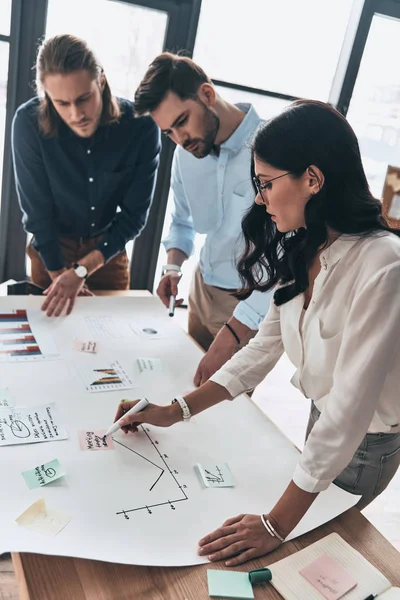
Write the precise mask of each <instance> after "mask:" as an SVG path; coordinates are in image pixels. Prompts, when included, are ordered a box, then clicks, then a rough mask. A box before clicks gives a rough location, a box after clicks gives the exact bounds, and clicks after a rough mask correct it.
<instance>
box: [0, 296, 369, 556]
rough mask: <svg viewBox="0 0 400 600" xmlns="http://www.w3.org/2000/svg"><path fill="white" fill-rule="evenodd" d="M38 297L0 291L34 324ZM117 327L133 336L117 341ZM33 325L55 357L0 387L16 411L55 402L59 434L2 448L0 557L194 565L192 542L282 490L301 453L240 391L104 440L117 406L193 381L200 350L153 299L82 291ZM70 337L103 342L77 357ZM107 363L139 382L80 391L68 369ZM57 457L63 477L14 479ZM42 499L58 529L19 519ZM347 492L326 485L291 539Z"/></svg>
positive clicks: (9, 375)
mask: <svg viewBox="0 0 400 600" xmlns="http://www.w3.org/2000/svg"><path fill="white" fill-rule="evenodd" d="M41 302H42V299H41V298H36V297H29V296H21V297H14V298H11V297H5V298H0V312H2V313H4V314H7V313H8V311H10V310H26V311H27V314H28V315H29V319H32V322H36V321H35V319H42V316H41V315H40V314H39V313H40V312H41V311H40V304H41ZM35 311H36V312H35ZM36 313H37V314H36ZM124 323H126V324H128V327H127V331H128V332H129V335H126V336H125V337H124V336H123V337H119V334H120V333H121V332H122V333H124ZM131 323H140V324H141V326H142V325H143V327H142V329H143V328H147V326H148V327H149V328H154V329H155V330H156V331H157V334H152V333H149V334H145V333H143V337H142V336H140V335H137V334H136V333H135V332H134V331H133V330H132V328H131V327H130V325H129V324H131ZM95 326H96V327H97V331H96V332H95V331H94V327H95ZM41 331H42V335H43V337H45V336H46V335H48V336H49V337H51V339H52V340H53V342H54V344H55V345H56V347H57V348H58V351H59V353H60V360H57V361H52V362H49V361H39V362H26V363H20V362H7V363H1V362H0V381H1V387H2V388H8V389H9V390H10V391H11V392H12V396H13V400H14V404H15V406H16V407H19V406H25V407H27V410H28V411H30V412H31V413H32V412H33V411H34V410H35V407H37V406H48V405H49V404H51V403H55V405H56V407H57V409H58V413H59V415H60V417H61V418H62V426H63V427H64V429H65V431H66V432H68V438H67V439H63V440H58V441H57V442H56V441H47V442H46V443H41V444H19V445H12V446H10V445H7V446H1V447H0V466H1V467H2V469H3V472H6V473H7V493H6V494H0V532H1V535H0V553H1V552H6V551H10V550H11V551H21V552H40V553H46V554H54V555H62V556H76V557H82V558H91V559H97V560H105V561H110V562H117V563H126V564H139V565H160V566H165V565H171V566H173V565H176V566H183V565H195V564H200V563H204V562H207V559H206V558H204V557H199V556H198V554H197V543H198V540H200V539H201V538H202V537H203V536H204V535H206V534H207V533H210V532H211V531H213V530H214V529H216V528H217V527H219V526H220V525H221V524H222V523H223V522H224V521H225V520H226V519H228V518H229V517H233V516H235V515H238V514H240V513H253V514H260V513H262V512H264V513H265V511H266V510H268V507H272V506H273V505H274V504H275V502H276V501H277V500H278V498H279V497H280V495H281V494H282V493H283V491H284V490H285V489H286V487H287V485H288V482H289V481H290V479H291V477H292V475H293V471H294V468H295V465H296V463H297V460H298V456H299V454H298V451H297V450H296V449H295V448H294V447H293V445H292V444H291V443H290V442H289V440H288V439H287V438H286V437H285V436H284V435H282V434H281V433H280V432H279V430H278V429H277V428H276V427H275V426H274V425H273V424H272V423H271V422H270V421H269V420H268V419H267V418H266V417H264V415H263V414H262V413H261V412H260V410H259V409H258V408H257V407H256V406H255V405H254V404H253V402H252V401H251V400H249V399H248V398H246V397H245V396H241V397H239V398H237V399H236V400H234V401H233V402H223V403H221V404H219V405H218V406H215V407H214V408H212V409H210V410H208V411H205V412H204V413H202V414H200V415H198V416H196V417H195V418H193V419H191V420H190V421H189V422H188V423H178V424H177V425H175V426H173V427H170V428H157V427H153V426H144V427H139V431H138V433H136V434H129V435H125V434H124V433H123V432H122V431H118V432H117V433H116V434H114V435H113V436H112V437H111V438H108V439H107V446H105V445H104V444H103V442H102V435H103V433H104V431H106V430H107V429H108V428H109V427H110V425H111V424H112V423H113V420H114V416H115V413H116V410H117V405H118V403H119V402H120V401H121V400H123V399H132V400H134V399H138V398H141V397H146V398H148V400H149V401H150V402H156V403H158V404H170V403H171V401H172V399H173V398H174V396H176V395H177V394H182V393H185V392H187V391H188V390H191V389H193V374H194V372H195V370H196V367H197V365H198V363H199V361H200V359H201V357H202V353H201V351H200V350H199V349H198V348H197V346H196V345H195V344H194V343H193V342H192V341H191V340H190V339H189V338H188V336H187V335H186V333H185V332H184V331H183V330H182V329H180V327H179V326H178V325H177V324H176V323H171V319H170V317H169V316H168V311H167V310H166V309H165V307H163V305H162V304H161V302H160V301H159V300H158V299H157V298H127V297H122V298H115V297H109V298H78V299H77V302H76V306H75V308H74V311H73V313H72V314H71V315H70V316H68V317H62V318H60V319H55V318H51V319H49V318H47V320H44V321H43V320H41ZM101 332H103V335H101V336H100V333H101ZM159 333H162V335H159V337H156V338H155V337H154V336H157V335H158V334H159ZM146 336H147V337H146ZM76 338H79V339H82V340H100V344H99V350H98V352H97V353H96V354H89V353H84V352H76V350H74V349H73V341H74V339H76ZM149 358H154V359H155V358H157V359H159V361H160V362H161V364H162V366H163V368H162V370H156V369H154V370H153V371H150V372H147V373H142V374H139V375H138V373H137V365H138V362H137V361H138V359H142V361H143V359H149ZM115 361H117V362H118V364H120V365H121V366H122V367H123V370H124V373H125V375H126V377H127V378H129V380H130V381H132V382H133V385H135V386H137V387H134V388H133V389H111V390H107V393H91V391H89V390H88V389H86V387H85V385H84V383H83V380H82V377H81V375H80V371H79V369H77V366H78V367H82V369H83V372H84V373H87V372H88V370H89V371H91V374H93V372H92V369H103V368H106V369H108V368H110V367H111V366H112V364H113V363H115ZM157 362H158V361H157ZM141 364H143V363H141ZM146 364H147V363H146ZM152 364H153V366H155V365H156V363H152ZM106 376H108V374H106ZM102 377H103V375H101V378H102ZM85 381H86V380H85ZM93 381H98V377H97V376H96V379H92V378H91V379H90V383H93ZM103 384H105V385H110V382H104V381H103V383H102V384H100V385H103ZM111 385H113V383H111ZM6 410H7V412H9V408H7V407H6ZM59 424H60V423H59ZM80 432H83V434H81V433H80ZM232 432H234V434H233V433H232ZM54 458H57V459H58V461H59V463H60V465H62V468H63V471H64V472H65V475H64V476H63V477H60V478H59V479H57V481H54V482H53V483H50V484H48V485H44V486H41V487H39V488H37V489H29V487H28V486H27V485H26V482H25V480H24V478H23V477H22V476H21V473H22V472H25V471H28V470H30V469H32V468H34V467H35V466H37V465H45V464H47V463H49V461H52V460H53V459H54ZM197 464H200V465H202V466H206V467H207V465H210V466H212V467H213V469H214V467H217V468H220V472H218V469H217V470H216V472H215V473H214V471H213V470H210V469H208V467H207V470H209V471H210V473H211V474H212V475H213V476H215V478H216V479H215V481H216V482H217V483H216V485H215V487H206V486H204V485H203V484H202V481H201V479H200V478H199V476H198V474H197V473H196V470H195V468H194V467H195V465H197ZM224 465H229V472H230V474H231V477H232V481H233V482H234V485H233V486H232V485H231V486H227V487H224V486H222V485H220V484H218V481H219V480H222V478H223V479H224V481H225V475H226V474H224V471H223V469H222V468H221V466H224ZM39 498H43V500H44V501H45V503H46V506H48V507H50V508H51V509H52V510H54V511H58V512H61V513H62V514H65V515H68V516H69V517H70V519H71V520H70V522H69V523H68V526H67V527H65V528H64V529H62V530H61V531H60V532H59V533H58V534H57V535H56V536H54V537H51V536H43V535H38V534H36V533H35V532H33V531H31V530H29V529H26V528H24V527H18V526H17V525H16V523H15V519H16V518H17V517H18V516H19V515H20V514H22V513H23V512H24V511H26V509H27V507H29V506H31V505H32V504H33V503H34V502H35V501H36V500H38V499H39ZM357 499H358V498H357V497H356V496H352V495H350V494H347V493H346V492H344V491H343V490H341V489H339V488H337V487H336V486H331V487H330V488H329V489H328V490H327V491H325V492H323V493H321V494H320V495H319V496H318V498H317V499H316V501H315V503H314V504H313V505H312V507H311V509H310V511H309V513H308V514H307V515H306V517H305V518H304V519H303V520H302V521H301V522H300V523H299V525H298V526H297V528H296V529H295V531H294V532H293V533H292V535H291V537H296V536H297V535H300V534H302V533H304V532H306V531H309V530H310V529H313V528H315V527H317V526H319V525H320V524H322V523H324V522H326V521H328V520H330V519H332V518H333V517H335V516H336V515H338V514H340V513H341V512H343V511H344V510H347V509H348V508H349V507H350V506H352V505H354V504H355V503H356V502H357Z"/></svg>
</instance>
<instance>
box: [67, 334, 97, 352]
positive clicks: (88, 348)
mask: <svg viewBox="0 0 400 600" xmlns="http://www.w3.org/2000/svg"><path fill="white" fill-rule="evenodd" d="M73 348H74V350H76V351H77V352H89V353H90V354H96V352H97V350H98V349H99V344H98V342H92V341H90V340H88V341H85V340H80V339H78V338H76V339H75V340H74V343H73Z"/></svg>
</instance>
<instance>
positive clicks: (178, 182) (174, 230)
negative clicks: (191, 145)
mask: <svg viewBox="0 0 400 600" xmlns="http://www.w3.org/2000/svg"><path fill="white" fill-rule="evenodd" d="M171 189H172V192H173V198H174V210H173V212H172V222H171V226H170V229H169V232H168V235H167V237H166V238H164V239H163V240H162V244H163V245H164V248H165V250H166V251H167V252H168V250H171V249H172V248H177V249H178V250H181V251H182V252H184V253H185V254H186V256H191V255H192V254H193V251H194V238H195V231H194V227H193V219H192V214H191V212H190V206H189V203H188V201H187V198H186V194H185V190H184V187H183V183H182V178H181V175H180V168H179V159H178V153H177V149H176V150H175V153H174V158H173V161H172V170H171Z"/></svg>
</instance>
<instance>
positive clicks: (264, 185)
mask: <svg viewBox="0 0 400 600" xmlns="http://www.w3.org/2000/svg"><path fill="white" fill-rule="evenodd" d="M290 173H291V171H288V172H287V173H284V174H283V175H278V177H273V178H272V179H268V181H263V182H262V183H261V181H260V180H259V178H258V177H257V175H255V176H254V177H253V183H254V185H255V186H256V190H257V192H258V193H259V194H260V196H261V198H262V199H263V200H265V198H264V196H263V190H266V189H268V187H269V184H270V183H272V182H273V181H275V179H280V178H281V177H286V175H290Z"/></svg>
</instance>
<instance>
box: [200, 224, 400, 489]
mask: <svg viewBox="0 0 400 600" xmlns="http://www.w3.org/2000/svg"><path fill="white" fill-rule="evenodd" d="M320 261H321V271H320V273H319V274H318V276H317V277H316V279H315V282H314V289H313V293H312V297H311V302H310V304H309V307H308V309H307V311H306V312H305V314H304V319H303V322H302V323H301V326H300V322H301V316H302V310H303V305H304V294H300V295H298V296H296V297H295V298H293V299H292V300H290V301H289V302H287V303H286V304H283V305H282V306H280V307H277V306H276V305H275V303H274V302H271V307H270V310H269V313H268V314H267V316H266V317H265V319H264V321H263V322H262V324H261V325H260V329H259V331H258V333H257V335H256V336H255V338H253V339H252V340H251V341H250V343H249V344H248V346H247V347H245V348H243V349H242V350H241V351H240V352H238V353H237V354H236V355H235V356H234V357H233V358H232V359H231V360H230V361H228V362H227V363H226V364H225V365H224V366H223V367H222V368H221V369H220V370H219V371H217V372H216V373H215V374H214V375H213V376H212V377H211V380H212V381H214V382H216V383H218V384H220V385H222V386H223V387H225V388H226V389H227V390H228V391H229V393H230V394H231V396H233V397H234V396H237V395H238V394H240V393H242V392H244V391H246V390H250V389H252V388H254V387H255V386H256V385H257V384H258V383H260V381H262V379H264V377H265V376H266V375H267V374H268V373H269V372H270V371H271V369H272V368H273V367H274V366H275V364H276V363H277V361H278V359H279V358H280V356H281V355H282V353H283V352H284V351H285V352H286V353H287V355H288V356H289V358H290V360H291V361H292V363H293V364H294V365H295V367H297V371H296V373H295V374H294V376H293V378H292V383H293V384H294V385H295V386H296V387H297V388H298V389H299V390H300V391H301V392H302V393H303V394H304V395H305V396H306V397H307V398H312V399H313V400H314V402H315V405H316V406H317V408H318V410H320V411H321V416H320V418H319V419H318V421H317V422H316V424H315V425H314V427H313V429H312V432H311V434H310V436H309V438H308V440H307V442H306V444H305V447H304V451H303V454H302V455H301V457H300V460H299V462H298V465H297V466H296V469H295V472H294V476H293V480H294V482H295V483H296V484H297V485H298V486H299V487H300V488H302V489H303V490H306V491H308V492H320V491H322V490H324V489H326V488H327V487H328V486H329V484H330V483H331V482H332V481H333V480H334V479H335V478H336V477H337V476H338V475H339V473H341V472H342V470H343V469H344V468H345V467H346V466H347V465H348V464H349V462H350V460H351V459H352V457H353V455H354V453H355V451H356V449H357V448H358V446H359V445H360V443H361V441H362V439H363V438H364V436H365V434H366V433H367V432H373V433H375V432H385V433H395V432H400V394H399V392H400V238H398V237H397V236H395V235H394V234H391V233H388V232H380V233H377V234H374V235H373V236H369V237H357V236H349V235H342V236H340V237H339V238H338V239H337V240H336V241H335V242H334V243H333V244H332V245H331V246H329V247H328V248H327V249H326V250H325V251H323V253H322V254H321V255H320Z"/></svg>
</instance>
